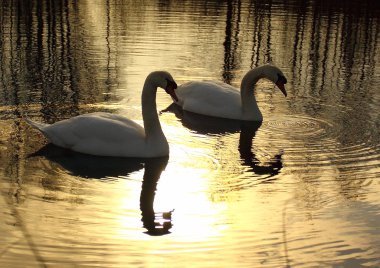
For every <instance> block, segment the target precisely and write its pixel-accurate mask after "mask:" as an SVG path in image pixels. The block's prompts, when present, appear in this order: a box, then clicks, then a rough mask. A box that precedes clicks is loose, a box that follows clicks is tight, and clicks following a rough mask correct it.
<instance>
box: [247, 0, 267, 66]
mask: <svg viewBox="0 0 380 268" xmlns="http://www.w3.org/2000/svg"><path fill="white" fill-rule="evenodd" d="M271 8H272V1H261V0H260V1H252V2H251V6H250V13H252V14H251V15H253V17H254V18H253V33H252V35H253V47H252V57H251V66H250V68H251V69H252V68H254V67H256V66H258V65H260V64H265V63H268V62H271V61H272V56H271V52H272V48H271V35H272V30H271V29H272V26H271V17H272V15H271Z"/></svg>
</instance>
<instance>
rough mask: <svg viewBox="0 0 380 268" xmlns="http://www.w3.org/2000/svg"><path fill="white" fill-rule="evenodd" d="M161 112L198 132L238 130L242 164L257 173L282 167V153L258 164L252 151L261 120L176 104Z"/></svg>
mask: <svg viewBox="0 0 380 268" xmlns="http://www.w3.org/2000/svg"><path fill="white" fill-rule="evenodd" d="M161 112H162V113H165V112H171V113H173V114H174V115H175V116H176V117H177V118H178V119H179V120H180V121H181V123H182V125H183V126H185V127H187V128H189V129H191V130H193V131H196V132H197V133H200V134H218V135H221V136H222V135H228V134H231V133H238V132H240V137H239V153H240V158H241V161H242V164H243V165H244V166H246V167H249V171H251V172H253V173H255V174H257V175H267V177H272V176H274V175H276V174H278V173H279V172H280V170H281V169H282V153H279V154H277V155H275V156H274V157H273V158H272V159H271V160H270V161H269V163H268V164H265V165H263V164H260V161H259V160H258V159H257V158H256V155H255V153H254V152H253V151H254V150H253V148H252V142H253V140H254V138H255V135H256V132H257V130H258V129H259V128H260V126H261V122H254V121H240V120H231V119H224V118H217V117H210V116H205V115H199V114H195V113H191V112H187V111H184V110H182V109H181V108H180V107H179V106H178V105H176V104H172V105H170V106H168V107H167V108H166V109H165V110H163V111H161Z"/></svg>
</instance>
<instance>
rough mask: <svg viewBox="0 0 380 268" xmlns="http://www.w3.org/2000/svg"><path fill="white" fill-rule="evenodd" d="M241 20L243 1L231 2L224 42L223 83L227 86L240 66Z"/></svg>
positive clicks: (229, 2) (228, 7)
mask: <svg viewBox="0 0 380 268" xmlns="http://www.w3.org/2000/svg"><path fill="white" fill-rule="evenodd" d="M240 20H241V1H240V0H238V1H236V2H235V1H233V0H229V1H228V3H227V18H226V31H225V33H226V37H225V40H224V43H223V45H224V65H223V81H224V82H225V83H227V84H230V83H231V80H232V79H233V78H234V76H233V71H234V70H235V69H236V67H237V65H238V60H237V59H236V56H237V55H236V53H237V47H238V44H239V33H240Z"/></svg>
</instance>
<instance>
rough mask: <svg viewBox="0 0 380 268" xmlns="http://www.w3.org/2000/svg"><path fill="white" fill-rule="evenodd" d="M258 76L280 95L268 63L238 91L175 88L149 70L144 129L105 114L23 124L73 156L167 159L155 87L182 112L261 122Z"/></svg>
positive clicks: (204, 85)
mask: <svg viewBox="0 0 380 268" xmlns="http://www.w3.org/2000/svg"><path fill="white" fill-rule="evenodd" d="M261 78H267V79H269V80H270V81H272V82H273V83H275V84H276V85H277V87H278V88H279V89H280V90H281V91H282V92H283V94H284V95H285V96H286V91H285V86H284V84H286V82H287V81H286V78H285V76H284V74H283V73H282V71H281V70H280V69H279V68H277V67H276V66H273V65H264V66H260V67H257V68H254V69H252V70H250V71H249V72H248V73H247V74H246V75H245V76H244V78H243V80H242V82H241V91H240V92H239V90H237V89H235V88H234V87H232V86H230V85H228V84H225V83H221V82H188V83H185V84H183V85H181V86H179V87H178V88H177V84H176V83H175V81H174V79H173V77H172V76H171V75H170V74H169V73H168V72H164V71H156V72H152V73H151V74H149V75H148V77H147V78H146V80H145V83H144V87H143V90H142V96H141V100H142V116H143V121H144V128H143V127H141V126H140V125H139V124H137V123H135V122H134V121H132V120H130V119H128V118H126V117H123V116H119V115H115V114H110V113H102V112H97V113H90V114H84V115H79V116H76V117H73V118H70V119H66V120H62V121H59V122H56V123H54V124H51V125H49V124H43V123H39V122H34V121H32V120H30V119H28V118H26V119H25V120H26V121H27V122H28V123H29V124H30V125H31V126H32V127H34V128H36V129H38V130H39V131H41V132H42V133H43V134H44V136H45V137H46V138H47V139H48V140H49V141H50V142H51V143H53V144H54V145H57V146H60V147H63V148H67V149H71V150H73V151H76V152H80V153H85V154H90V155H98V156H115V157H143V158H151V157H160V156H168V155H169V145H168V142H167V140H166V137H165V135H164V133H163V131H162V128H161V124H160V121H159V118H158V114H157V108H156V92H157V88H158V87H161V88H163V89H165V91H166V93H168V94H169V95H170V96H171V97H172V99H173V101H174V102H175V103H176V104H177V105H179V106H181V107H182V109H183V110H186V111H190V112H194V113H198V114H203V115H208V116H214V117H221V118H227V119H236V120H244V121H262V120H263V117H262V114H261V112H260V110H259V108H258V106H257V103H256V99H255V96H254V94H253V93H254V92H253V89H254V86H255V84H256V82H257V81H258V80H259V79H261Z"/></svg>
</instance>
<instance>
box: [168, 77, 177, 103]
mask: <svg viewBox="0 0 380 268" xmlns="http://www.w3.org/2000/svg"><path fill="white" fill-rule="evenodd" d="M167 82H168V84H167V85H166V88H165V91H166V93H168V94H169V95H170V96H171V97H172V98H173V99H174V100H175V101H178V97H177V94H175V91H174V90H175V89H176V88H177V84H176V82H174V81H170V80H167Z"/></svg>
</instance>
